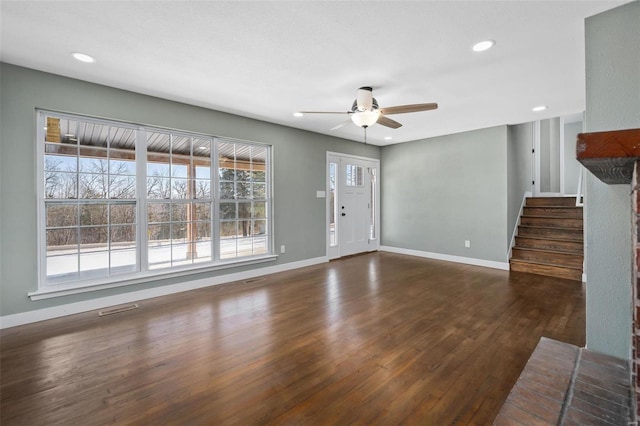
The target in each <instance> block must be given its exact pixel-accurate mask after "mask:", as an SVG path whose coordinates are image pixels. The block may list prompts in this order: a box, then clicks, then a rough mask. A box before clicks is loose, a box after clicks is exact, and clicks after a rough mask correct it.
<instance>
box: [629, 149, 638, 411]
mask: <svg viewBox="0 0 640 426" xmlns="http://www.w3.org/2000/svg"><path fill="white" fill-rule="evenodd" d="M639 167H640V161H636V162H635V165H634V168H633V177H632V179H631V188H632V192H631V197H632V199H631V200H632V202H631V206H632V209H633V216H632V220H631V222H632V223H631V226H632V232H633V233H632V235H633V253H632V258H633V278H632V284H631V287H632V294H633V297H632V300H633V309H632V312H633V313H632V315H633V322H632V323H631V327H632V333H631V363H632V368H631V383H632V386H633V387H634V390H635V398H636V406H635V409H636V415H637V418H640V409H639V407H640V388H639V387H638V377H640V234H638V226H639V225H640V223H639V222H640V196H638V190H639V189H640V186H638V184H639V183H640V176H639V173H640V170H639Z"/></svg>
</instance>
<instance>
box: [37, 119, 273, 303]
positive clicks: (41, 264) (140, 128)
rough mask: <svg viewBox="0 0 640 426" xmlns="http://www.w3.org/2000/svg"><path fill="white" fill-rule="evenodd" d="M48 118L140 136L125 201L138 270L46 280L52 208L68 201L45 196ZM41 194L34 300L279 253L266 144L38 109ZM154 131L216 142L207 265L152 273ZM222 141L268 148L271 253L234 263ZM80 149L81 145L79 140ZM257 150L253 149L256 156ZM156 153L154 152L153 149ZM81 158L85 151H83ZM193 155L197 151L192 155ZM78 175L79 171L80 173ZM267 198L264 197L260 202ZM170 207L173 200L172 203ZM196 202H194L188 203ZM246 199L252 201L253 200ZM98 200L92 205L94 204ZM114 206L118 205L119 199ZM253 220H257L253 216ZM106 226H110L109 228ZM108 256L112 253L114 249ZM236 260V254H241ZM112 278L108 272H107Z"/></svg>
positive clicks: (268, 170)
mask: <svg viewBox="0 0 640 426" xmlns="http://www.w3.org/2000/svg"><path fill="white" fill-rule="evenodd" d="M47 117H54V118H59V119H61V120H64V119H66V120H75V121H77V122H91V123H94V124H100V125H104V126H108V127H124V128H129V129H133V131H134V132H135V136H136V142H135V143H136V148H135V171H136V176H135V178H136V183H135V188H136V194H135V198H134V199H130V200H127V201H126V203H128V204H132V203H135V211H136V220H135V227H136V230H135V234H136V248H135V251H136V254H135V256H136V266H135V272H129V273H123V274H118V275H107V276H105V277H100V278H92V279H86V278H85V279H82V278H80V271H78V272H77V278H76V279H74V280H72V281H64V282H60V283H52V282H47V216H46V215H47V206H48V205H53V204H56V203H57V204H63V203H65V201H64V200H62V199H56V200H52V199H47V198H46V194H45V173H46V172H45V154H46V152H45V145H46V143H45V136H46V135H45V127H46V125H47V123H46V119H47ZM35 118H36V150H35V151H36V191H37V197H36V198H37V208H36V212H37V229H36V233H37V240H38V241H37V245H38V247H37V257H38V259H37V262H36V263H37V275H38V289H37V291H35V292H31V293H28V296H29V297H30V298H31V299H32V300H38V299H42V298H48V297H56V296H63V295H68V294H75V293H80V292H85V291H93V290H100V289H104V288H112V287H119V286H125V285H132V284H138V283H144V282H147V281H149V280H150V279H152V278H153V279H158V278H160V279H162V278H172V277H177V276H186V275H191V274H196V273H202V272H208V271H214V270H221V269H227V268H233V267H237V266H242V265H249V264H253V263H262V262H267V261H272V260H275V259H276V258H277V255H276V254H275V251H274V239H275V238H274V216H273V211H274V206H273V188H272V185H273V168H272V164H273V159H272V156H273V146H272V145H269V144H265V143H260V142H254V141H246V140H240V139H234V138H227V137H218V136H215V135H209V134H203V133H198V132H189V131H184V130H175V129H170V128H164V127H160V126H148V125H142V124H136V123H131V122H124V121H121V120H110V119H102V118H95V117H91V116H86V115H82V114H70V113H63V112H58V111H53V110H46V109H36V117H35ZM151 132H162V133H167V134H170V135H174V136H186V137H190V138H193V139H196V138H197V139H208V140H210V143H211V152H210V157H209V158H210V160H211V166H210V177H209V185H210V203H211V206H210V219H209V222H208V223H209V226H210V233H211V250H212V253H211V259H210V260H209V261H206V262H194V263H190V264H187V265H180V266H170V267H167V268H159V269H151V268H150V264H149V258H148V254H149V246H150V242H151V240H149V238H148V236H147V229H148V226H149V223H150V222H149V218H148V216H147V214H148V206H149V204H150V203H149V202H150V201H153V200H151V199H148V198H147V155H148V150H147V142H148V139H147V137H148V135H149V133H151ZM222 143H233V144H241V145H244V146H249V147H258V148H260V149H264V150H265V159H264V161H265V165H264V167H265V197H266V198H265V199H264V202H265V203H266V216H267V217H266V218H265V222H266V253H264V254H252V255H249V256H240V257H234V258H230V259H221V258H220V251H221V242H220V240H221V238H220V218H219V205H220V202H221V200H220V193H219V191H220V188H219V176H218V175H219V150H218V148H219V146H220V144H222ZM78 144H79V145H80V141H79V142H78ZM252 150H253V148H251V149H250V152H252ZM149 152H151V151H149ZM77 155H78V157H77V158H79V157H80V153H79V152H78V154H77ZM191 155H193V149H192V151H191ZM76 173H77V172H76ZM261 200H262V199H261ZM69 201H72V203H67V204H77V205H82V204H83V203H85V202H86V201H82V199H79V198H77V197H76V198H75V199H70V200H69ZM104 201H105V202H106V203H107V204H110V203H111V202H113V201H110V199H105V200H104ZM168 201H169V203H171V201H172V200H168ZM189 201H193V200H189ZM247 201H250V202H253V200H252V199H251V198H250V199H248V200H247ZM92 202H93V201H92ZM114 203H116V204H117V203H118V201H115V202H114ZM251 221H252V222H253V218H251ZM75 226H76V227H77V228H78V229H79V227H80V226H81V224H80V223H77V224H76V225H75ZM106 226H111V224H109V223H108V224H107V225H106ZM108 253H111V248H110V247H109V249H108ZM236 256H237V253H236ZM107 273H108V274H109V272H107Z"/></svg>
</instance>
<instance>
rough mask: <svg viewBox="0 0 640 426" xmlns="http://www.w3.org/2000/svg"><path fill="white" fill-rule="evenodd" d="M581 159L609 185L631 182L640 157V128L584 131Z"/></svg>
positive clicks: (579, 150) (578, 152)
mask: <svg viewBox="0 0 640 426" xmlns="http://www.w3.org/2000/svg"><path fill="white" fill-rule="evenodd" d="M576 156H577V160H578V161H579V162H580V163H582V165H583V166H584V167H586V168H587V170H589V171H590V172H591V173H593V174H594V175H595V176H596V177H597V178H598V179H600V180H601V181H603V182H604V183H606V184H609V185H615V184H629V183H631V177H632V175H633V166H634V164H635V162H636V161H638V160H640V129H628V130H613V131H607V132H594V133H580V134H579V135H578V141H577V143H576Z"/></svg>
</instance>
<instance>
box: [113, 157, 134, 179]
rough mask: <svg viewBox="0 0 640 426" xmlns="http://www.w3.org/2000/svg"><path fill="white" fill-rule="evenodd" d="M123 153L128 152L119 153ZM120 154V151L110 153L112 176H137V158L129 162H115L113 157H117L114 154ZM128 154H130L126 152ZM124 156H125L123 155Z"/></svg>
mask: <svg viewBox="0 0 640 426" xmlns="http://www.w3.org/2000/svg"><path fill="white" fill-rule="evenodd" d="M123 152H126V151H122V152H119V154H122V153H123ZM116 153H118V151H116V152H114V151H111V152H110V153H109V155H110V156H111V159H109V173H111V174H112V175H129V176H134V175H135V174H136V162H135V158H132V159H131V160H129V161H127V160H114V159H113V157H114V156H115V155H114V154H116ZM126 153H127V154H128V152H126ZM122 155H124V154H122Z"/></svg>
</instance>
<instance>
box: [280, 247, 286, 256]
mask: <svg viewBox="0 0 640 426" xmlns="http://www.w3.org/2000/svg"><path fill="white" fill-rule="evenodd" d="M283 253H285V249H284V245H282V246H280V254H283Z"/></svg>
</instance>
